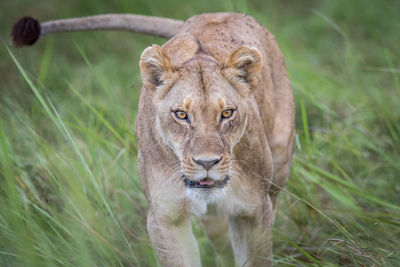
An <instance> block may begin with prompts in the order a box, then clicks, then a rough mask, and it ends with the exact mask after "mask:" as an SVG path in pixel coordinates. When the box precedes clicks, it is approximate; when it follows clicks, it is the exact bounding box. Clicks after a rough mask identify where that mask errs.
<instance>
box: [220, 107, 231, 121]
mask: <svg viewBox="0 0 400 267" xmlns="http://www.w3.org/2000/svg"><path fill="white" fill-rule="evenodd" d="M232 114H233V110H232V109H226V110H224V111H222V118H224V119H227V118H230V117H231V116H232Z"/></svg>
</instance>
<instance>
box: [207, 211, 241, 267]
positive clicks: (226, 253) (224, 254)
mask: <svg viewBox="0 0 400 267" xmlns="http://www.w3.org/2000/svg"><path fill="white" fill-rule="evenodd" d="M199 219H200V224H201V226H202V228H203V230H204V232H205V233H206V235H207V237H208V239H209V240H210V243H211V245H212V247H213V249H214V251H215V253H216V254H217V257H216V258H217V266H223V267H233V266H235V258H234V254H233V250H232V246H231V241H230V238H229V233H228V216H227V215H226V214H221V212H218V210H217V208H216V207H215V205H209V207H208V211H207V214H205V215H203V216H201V217H200V218H199Z"/></svg>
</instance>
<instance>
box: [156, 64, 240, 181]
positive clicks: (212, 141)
mask: <svg viewBox="0 0 400 267" xmlns="http://www.w3.org/2000/svg"><path fill="white" fill-rule="evenodd" d="M177 72H178V73H177V76H178V77H177V80H176V81H175V83H174V85H172V86H171V88H170V89H169V90H168V93H166V95H165V96H164V97H163V98H162V99H161V100H160V102H159V104H158V105H157V129H158V131H159V133H160V136H162V137H163V140H164V142H165V143H166V144H168V145H169V146H170V147H171V149H172V150H173V151H174V152H175V154H176V156H177V157H178V158H179V160H180V164H181V168H182V174H183V177H182V178H183V180H184V182H185V183H186V185H187V186H188V187H189V188H221V187H223V186H224V185H225V184H226V183H227V182H228V180H229V170H230V166H231V159H232V151H233V147H234V146H235V144H236V143H237V142H238V141H239V139H240V138H241V134H242V133H243V131H244V128H245V126H246V116H247V115H246V108H245V103H244V101H243V99H242V98H243V97H242V96H241V95H240V94H239V92H238V91H237V90H236V89H235V88H233V87H232V86H231V85H230V83H229V82H228V80H227V79H226V77H224V75H223V74H222V71H221V69H220V68H218V66H217V64H216V63H215V62H212V61H208V60H207V59H202V58H198V59H192V60H190V61H189V62H186V63H185V64H184V65H183V66H182V68H181V69H178V70H177Z"/></svg>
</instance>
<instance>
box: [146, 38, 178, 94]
mask: <svg viewBox="0 0 400 267" xmlns="http://www.w3.org/2000/svg"><path fill="white" fill-rule="evenodd" d="M173 71H174V65H173V63H172V60H171V59H170V57H169V56H168V55H167V54H165V52H164V51H163V50H162V48H161V47H160V46H158V45H152V46H151V47H148V48H146V49H145V50H144V51H143V53H142V55H141V57H140V72H141V74H142V80H143V85H144V86H145V87H146V88H147V89H149V90H150V91H152V92H153V91H154V90H155V89H156V88H157V87H158V86H160V85H163V84H164V83H165V82H166V81H167V80H168V79H169V78H171V77H170V76H171V74H172V72H173Z"/></svg>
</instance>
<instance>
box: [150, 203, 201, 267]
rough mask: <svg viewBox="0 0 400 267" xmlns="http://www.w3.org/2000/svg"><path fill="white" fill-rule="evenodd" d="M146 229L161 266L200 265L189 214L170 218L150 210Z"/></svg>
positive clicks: (189, 266)
mask: <svg viewBox="0 0 400 267" xmlns="http://www.w3.org/2000/svg"><path fill="white" fill-rule="evenodd" d="M147 231H148V233H149V236H150V239H151V243H152V245H153V248H154V250H155V252H156V254H157V258H158V260H159V263H160V264H161V265H162V266H171V267H175V266H188V267H192V266H201V261H200V252H199V248H198V245H197V241H196V239H195V237H194V235H193V232H192V225H191V222H190V216H185V217H181V218H179V219H177V220H175V219H173V220H171V218H170V217H165V216H163V215H160V214H157V213H156V212H155V211H154V210H150V211H149V213H148V216H147Z"/></svg>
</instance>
